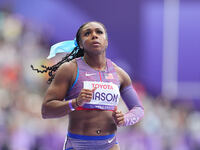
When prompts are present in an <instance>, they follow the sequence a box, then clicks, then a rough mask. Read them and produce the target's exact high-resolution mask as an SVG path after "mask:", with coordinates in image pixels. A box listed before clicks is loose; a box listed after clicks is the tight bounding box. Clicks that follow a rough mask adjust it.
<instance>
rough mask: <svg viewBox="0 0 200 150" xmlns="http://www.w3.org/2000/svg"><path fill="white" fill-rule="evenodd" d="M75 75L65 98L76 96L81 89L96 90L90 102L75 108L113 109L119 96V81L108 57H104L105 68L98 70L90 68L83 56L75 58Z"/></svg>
mask: <svg viewBox="0 0 200 150" xmlns="http://www.w3.org/2000/svg"><path fill="white" fill-rule="evenodd" d="M76 62H77V75H76V79H75V81H74V83H73V85H72V87H71V88H70V89H69V90H68V92H67V95H66V98H65V100H70V99H73V98H77V97H78V95H79V93H80V91H81V89H82V88H85V89H93V88H96V90H95V91H94V93H93V98H92V100H91V101H90V102H88V103H85V104H84V105H83V106H82V107H78V108H77V109H76V110H88V109H101V110H114V108H115V107H116V106H117V104H118V102H119V98H120V92H119V87H120V81H119V78H118V75H117V72H116V70H115V68H114V65H113V64H112V61H111V60H110V59H106V70H105V71H98V70H95V69H93V68H91V67H90V66H89V65H88V64H87V63H86V62H85V61H84V60H83V58H82V57H81V58H76Z"/></svg>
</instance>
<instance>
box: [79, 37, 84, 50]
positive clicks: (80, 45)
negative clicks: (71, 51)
mask: <svg viewBox="0 0 200 150" xmlns="http://www.w3.org/2000/svg"><path fill="white" fill-rule="evenodd" d="M79 47H80V48H81V49H83V44H82V40H81V39H80V42H79Z"/></svg>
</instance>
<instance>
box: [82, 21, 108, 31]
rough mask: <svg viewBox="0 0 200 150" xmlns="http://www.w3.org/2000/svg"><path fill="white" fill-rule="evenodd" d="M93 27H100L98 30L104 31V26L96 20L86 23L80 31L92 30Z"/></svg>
mask: <svg viewBox="0 0 200 150" xmlns="http://www.w3.org/2000/svg"><path fill="white" fill-rule="evenodd" d="M94 29H100V30H103V31H105V29H104V27H103V26H102V25H101V24H100V23H98V22H90V23H88V24H86V25H85V26H84V27H83V28H82V31H87V30H94Z"/></svg>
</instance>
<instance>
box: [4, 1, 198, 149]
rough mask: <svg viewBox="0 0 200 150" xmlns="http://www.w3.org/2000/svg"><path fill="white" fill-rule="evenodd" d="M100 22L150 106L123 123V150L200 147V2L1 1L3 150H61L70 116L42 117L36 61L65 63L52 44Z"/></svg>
mask: <svg viewBox="0 0 200 150" xmlns="http://www.w3.org/2000/svg"><path fill="white" fill-rule="evenodd" d="M94 20H96V21H100V22H102V23H103V24H104V25H105V26H106V28H107V32H108V38H109V47H108V49H107V57H108V58H110V59H112V60H113V61H114V62H115V63H116V64H118V65H119V66H120V67H122V68H123V69H124V70H126V71H127V72H128V74H129V75H130V77H131V79H132V81H133V85H134V87H135V89H136V90H137V92H138V95H139V96H140V99H141V101H142V103H143V105H144V108H145V117H144V118H143V120H142V121H141V122H140V123H138V124H136V125H135V126H132V127H126V128H119V130H118V134H117V136H118V140H119V144H120V147H121V150H200V134H199V133H200V112H199V111H200V59H199V58H200V1H199V0H189V1H188V0H151V1H146V0H129V1H115V0H101V1H92V0H82V1H81V0H58V1H55V0H42V1H41V0H32V1H28V0H0V150H59V149H62V146H63V143H64V139H65V135H66V132H67V126H68V123H67V121H68V117H63V118H60V119H50V120H43V119H42V118H41V115H40V109H41V104H42V100H43V97H44V94H45V91H46V89H47V87H48V85H47V84H46V80H47V75H44V74H37V73H35V72H33V71H32V70H31V68H30V65H31V64H33V65H34V66H36V67H39V66H40V64H47V65H51V64H53V63H55V62H57V61H59V59H60V58H61V57H62V56H63V55H62V54H60V55H58V56H57V57H56V58H54V59H52V60H47V59H46V57H47V56H48V53H49V48H50V46H51V45H52V44H54V43H56V42H59V41H64V40H72V39H74V37H75V34H76V31H77V30H78V28H79V26H80V25H82V24H83V23H85V22H88V21H94ZM118 107H119V109H121V110H122V111H123V112H126V111H127V109H126V107H125V105H124V103H123V102H121V103H120V104H119V106H118Z"/></svg>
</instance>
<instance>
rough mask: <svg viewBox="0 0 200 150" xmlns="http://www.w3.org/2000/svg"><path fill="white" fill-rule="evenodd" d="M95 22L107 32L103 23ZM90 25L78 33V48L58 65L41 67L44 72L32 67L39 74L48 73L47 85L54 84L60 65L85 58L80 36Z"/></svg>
mask: <svg viewBox="0 0 200 150" xmlns="http://www.w3.org/2000/svg"><path fill="white" fill-rule="evenodd" d="M94 22H96V23H99V24H100V25H102V27H103V28H104V30H105V31H106V28H105V26H104V25H103V24H102V23H100V22H97V21H94ZM88 23H91V22H87V23H85V24H83V25H82V26H80V28H79V29H78V31H77V33H76V41H77V44H78V46H76V47H75V48H74V49H73V51H72V52H71V53H69V54H67V55H66V56H65V57H63V58H62V60H61V61H59V62H58V63H57V64H55V65H53V66H45V65H41V67H42V68H44V69H43V70H39V69H36V68H34V67H33V65H31V68H32V70H35V71H37V73H44V72H45V73H46V72H48V75H49V79H48V81H47V83H48V84H50V83H51V82H52V80H53V79H54V77H55V73H56V70H57V69H58V68H59V67H60V65H62V64H63V63H65V62H69V61H71V60H73V59H75V58H78V57H82V56H84V49H82V48H80V45H79V44H80V40H81V38H80V34H81V30H82V28H83V27H84V26H85V25H87V24H88ZM106 36H107V34H106Z"/></svg>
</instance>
